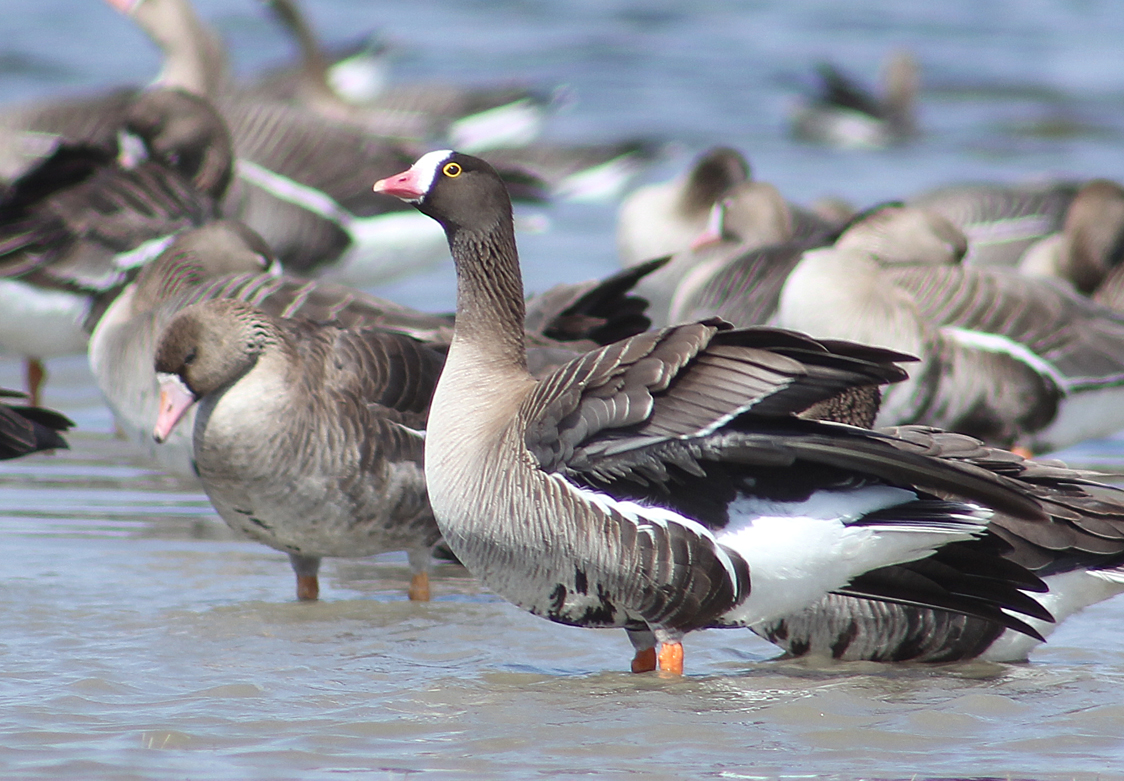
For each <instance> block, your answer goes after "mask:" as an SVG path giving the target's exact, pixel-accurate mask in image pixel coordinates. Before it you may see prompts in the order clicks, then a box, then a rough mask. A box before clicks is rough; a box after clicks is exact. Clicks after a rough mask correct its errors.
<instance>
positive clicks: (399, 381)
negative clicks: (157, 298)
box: [153, 299, 443, 600]
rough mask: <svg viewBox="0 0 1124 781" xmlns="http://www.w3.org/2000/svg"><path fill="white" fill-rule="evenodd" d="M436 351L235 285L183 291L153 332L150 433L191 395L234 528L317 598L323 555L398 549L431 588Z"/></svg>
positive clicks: (198, 454) (421, 583)
mask: <svg viewBox="0 0 1124 781" xmlns="http://www.w3.org/2000/svg"><path fill="white" fill-rule="evenodd" d="M442 363H443V359H442V356H441V355H440V354H439V353H437V352H435V351H434V350H431V349H430V348H428V347H426V346H425V345H423V344H422V343H420V342H417V341H415V340H413V339H410V338H409V337H406V336H402V335H401V334H396V333H392V332H389V331H384V330H382V329H379V328H355V329H347V328H342V327H340V326H338V325H335V324H318V323H315V322H313V321H311V320H307V319H304V318H275V317H272V316H270V315H268V314H266V313H265V312H262V311H261V310H259V309H255V308H253V307H252V306H250V305H249V304H247V303H245V302H243V301H238V300H235V299H220V300H213V301H205V302H202V303H198V304H193V305H191V306H189V307H187V308H186V309H184V310H183V311H181V312H179V313H178V314H177V315H176V316H175V317H174V318H173V319H172V321H171V322H170V323H169V324H168V326H167V327H166V328H165V329H164V331H163V333H162V335H161V336H160V337H159V340H158V341H157V344H156V359H155V368H156V372H157V376H158V377H159V378H160V396H161V406H160V414H159V416H158V418H157V420H156V426H155V428H154V430H153V436H154V437H155V438H156V439H157V440H158V441H159V440H161V439H163V438H165V437H166V436H167V435H168V434H169V432H171V431H172V429H173V428H174V427H175V426H176V424H177V423H178V422H179V420H180V418H181V417H182V416H183V414H184V413H185V412H186V411H187V410H188V408H189V407H191V406H193V405H195V404H196V403H197V402H198V404H199V409H198V412H197V413H196V415H195V422H194V436H193V438H194V452H195V464H196V467H197V469H198V471H199V478H200V480H201V481H202V483H203V488H204V490H205V491H206V492H207V497H208V498H209V499H210V500H211V504H213V505H214V507H215V509H216V510H217V511H218V513H219V515H220V516H222V518H223V520H225V521H226V522H227V524H228V525H230V526H231V528H233V529H235V530H237V531H239V532H241V533H243V534H245V535H246V536H248V537H250V538H251V539H255V540H257V541H258V542H262V543H265V544H266V545H269V546H270V547H272V548H275V549H277V550H280V551H284V552H285V553H287V554H288V555H289V560H290V563H291V564H292V567H293V570H294V572H295V573H296V575H297V597H298V598H299V599H302V600H312V599H317V598H318V596H319V583H318V579H317V573H318V571H319V568H320V560H321V558H322V557H324V556H351V557H358V556H372V555H374V554H376V553H383V552H386V551H393V550H405V551H407V553H408V555H409V560H410V568H411V570H412V572H413V580H412V581H411V584H410V592H409V594H410V598H411V599H417V600H428V599H429V576H428V572H429V564H430V550H431V549H432V547H433V545H434V544H436V542H437V540H438V539H439V537H440V533H439V532H438V530H437V524H436V523H435V522H434V520H433V513H432V511H431V510H430V507H429V501H428V499H427V496H426V490H425V475H424V473H423V467H422V453H423V441H424V437H425V434H424V429H425V418H426V412H427V410H428V409H429V400H430V397H431V396H432V394H433V388H434V386H435V385H436V382H437V377H438V375H439V374H440V373H441V366H442Z"/></svg>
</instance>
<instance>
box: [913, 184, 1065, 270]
mask: <svg viewBox="0 0 1124 781" xmlns="http://www.w3.org/2000/svg"><path fill="white" fill-rule="evenodd" d="M1077 190H1078V185H1076V184H1074V183H1072V182H1048V183H1044V184H1025V185H1003V184H982V183H980V184H953V185H945V186H943V187H938V188H936V189H933V190H929V191H927V192H923V193H921V194H919V195H915V196H913V197H912V198H910V199H909V203H910V205H912V206H917V207H920V208H922V209H925V210H926V211H930V212H934V213H936V214H939V215H941V216H942V217H944V218H945V219H947V220H948V221H949V222H951V223H952V224H953V225H955V226H956V227H957V228H959V229H960V230H961V231H963V232H964V235H965V236H967V237H968V252H967V254H966V255H965V257H964V262H965V263H969V264H976V265H981V266H1015V265H1017V264H1018V262H1019V259H1020V258H1022V256H1023V254H1024V253H1025V252H1026V251H1027V249H1028V248H1030V247H1031V245H1033V244H1035V243H1036V242H1038V241H1041V240H1042V239H1044V238H1046V237H1048V236H1052V235H1054V234H1056V233H1057V232H1058V231H1060V230H1061V229H1062V226H1063V225H1064V223H1065V214H1066V210H1067V209H1068V208H1069V204H1070V203H1071V202H1072V201H1073V198H1074V196H1075V195H1076V194H1077Z"/></svg>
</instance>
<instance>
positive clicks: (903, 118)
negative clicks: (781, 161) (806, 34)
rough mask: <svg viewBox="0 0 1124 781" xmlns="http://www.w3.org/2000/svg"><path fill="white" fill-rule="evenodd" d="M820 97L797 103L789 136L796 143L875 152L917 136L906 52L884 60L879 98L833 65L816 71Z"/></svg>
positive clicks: (913, 79)
mask: <svg viewBox="0 0 1124 781" xmlns="http://www.w3.org/2000/svg"><path fill="white" fill-rule="evenodd" d="M817 71H818V73H819V77H820V80H821V82H822V84H821V90H820V94H819V95H817V96H816V97H815V98H814V99H812V100H808V101H805V102H803V103H802V104H801V105H799V106H798V107H797V108H796V111H795V112H794V114H793V117H792V134H793V135H794V136H795V137H796V138H799V139H801V140H804V141H811V142H813V143H817V144H826V145H828V146H834V147H839V148H842V149H879V148H882V147H886V146H890V145H891V144H897V143H901V142H903V141H906V140H908V139H909V138H910V137H911V136H913V135H915V134H916V133H917V124H916V119H915V117H914V114H915V107H914V103H915V101H916V99H917V86H918V73H917V63H916V61H915V60H914V59H913V57H912V56H910V54H909V53H908V52H905V51H898V52H894V53H893V54H891V55H890V56H889V57H888V58H887V59H886V64H885V66H884V68H883V82H884V87H883V93H884V94H883V95H881V96H876V95H872V94H870V93H869V92H868V91H867V90H866V89H865V88H864V87H863V86H862V85H860V84H858V83H857V82H856V81H854V80H853V79H851V78H850V77H849V76H847V75H846V74H844V73H842V72H841V71H840V70H839V69H837V68H836V67H835V66H834V65H831V64H829V63H822V64H820V65H819V66H818V67H817Z"/></svg>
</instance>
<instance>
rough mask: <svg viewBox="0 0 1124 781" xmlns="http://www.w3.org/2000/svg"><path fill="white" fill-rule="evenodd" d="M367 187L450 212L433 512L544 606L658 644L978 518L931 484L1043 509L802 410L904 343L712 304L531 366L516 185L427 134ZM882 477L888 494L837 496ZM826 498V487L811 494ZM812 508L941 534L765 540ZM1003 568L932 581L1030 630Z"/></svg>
mask: <svg viewBox="0 0 1124 781" xmlns="http://www.w3.org/2000/svg"><path fill="white" fill-rule="evenodd" d="M376 190H379V191H382V192H386V193H388V194H392V195H396V196H398V197H400V198H403V199H404V200H408V201H410V202H413V203H415V204H416V205H417V207H418V208H419V210H421V211H422V212H423V213H426V214H429V215H430V216H432V217H434V218H435V219H436V220H438V221H439V222H440V223H441V225H442V226H443V227H444V229H445V232H446V235H447V236H448V239H449V244H450V249H451V251H452V254H453V258H454V261H455V262H456V265H457V276H458V297H457V305H458V306H457V326H456V332H455V335H454V339H453V344H452V345H451V347H450V351H449V355H448V358H447V361H446V365H445V370H444V373H443V374H442V378H441V381H440V382H439V384H438V387H437V390H436V393H435V396H434V401H433V408H432V410H431V413H430V418H429V427H428V429H427V436H426V475H427V481H428V485H429V490H430V498H431V502H432V504H433V507H434V512H435V515H436V517H437V519H438V523H439V525H440V527H441V529H442V532H443V534H444V536H445V539H446V541H447V543H448V544H449V546H450V548H452V550H453V551H454V552H455V553H456V555H457V556H458V558H460V560H461V561H462V562H463V563H464V564H465V565H466V566H468V567H469V569H470V570H472V571H473V573H474V574H476V575H477V576H478V577H480V578H481V579H482V580H483V581H484V583H485V584H486V585H488V586H489V587H490V588H492V589H493V590H495V591H496V592H497V593H499V594H500V595H502V596H504V597H505V598H507V599H509V600H510V601H512V602H514V603H515V604H517V605H519V606H521V607H523V608H525V609H527V610H529V611H530V612H532V613H535V614H537V615H541V616H545V617H547V618H549V619H551V620H554V621H557V622H560V623H567V624H575V625H580V626H618V627H624V628H626V629H627V630H628V631H629V633H630V636H631V638H632V639H633V642H634V643H635V645H636V647H637V648H638V649H639V650H641V651H646V649H648V648H650V647H651V646H652V644H653V643H654V642H656V641H659V642H661V643H663V644H664V645H665V650H666V649H667V647H678V641H679V639H680V638H681V637H682V636H683V634H684V633H685V632H687V631H690V630H692V629H697V628H702V627H706V626H736V625H745V624H754V623H758V622H759V621H762V620H766V619H765V618H764V617H765V616H766V615H769V616H770V618H772V617H776V616H780V615H786V614H788V613H790V612H792V611H793V610H796V609H799V608H802V607H804V606H805V605H807V604H811V603H813V602H815V601H816V600H818V599H819V598H821V597H822V596H823V595H824V593H825V592H829V591H833V590H836V589H839V588H843V587H844V586H847V584H848V583H851V582H852V580H853V579H854V578H855V577H857V576H858V575H861V574H862V573H863V572H866V571H869V570H870V569H876V568H877V567H879V566H885V565H886V564H887V562H885V561H884V562H883V563H881V564H874V562H873V559H877V558H878V557H879V556H880V555H886V556H888V557H889V558H892V559H894V560H895V563H903V562H907V561H911V560H914V559H917V558H925V557H926V556H928V555H930V554H931V553H932V552H933V551H934V550H937V549H940V550H944V548H945V547H947V545H946V543H949V542H953V541H954V540H964V539H970V538H973V537H974V536H975V535H976V533H977V532H967V533H965V532H966V529H965V527H963V526H961V525H960V524H962V523H968V524H969V525H971V524H974V523H977V522H979V521H980V520H982V518H981V516H979V515H977V512H978V509H972V508H970V507H969V506H968V505H965V504H962V503H961V502H959V501H955V500H950V499H944V498H938V497H936V496H934V493H945V494H950V495H955V496H958V497H963V498H967V497H971V498H972V499H975V500H978V501H981V502H984V503H986V504H989V505H992V506H995V507H997V508H1002V509H1003V510H1004V511H1009V512H1011V513H1012V514H1013V515H1015V516H1018V517H1021V518H1025V519H1027V521H1026V522H1027V523H1029V524H1034V523H1042V522H1044V515H1045V514H1044V512H1043V511H1042V509H1041V507H1040V506H1039V505H1038V504H1037V502H1036V501H1035V500H1034V498H1033V497H1032V496H1031V495H1030V493H1029V492H1028V491H1027V490H1025V489H1024V488H1023V487H1021V486H1018V485H1013V484H1010V483H1007V482H1004V481H1003V480H1002V479H1001V478H1000V477H999V476H997V475H996V474H995V473H994V472H990V471H988V470H986V469H981V468H978V467H976V466H975V465H972V464H967V463H962V462H956V461H952V460H949V459H939V458H933V457H931V456H928V455H923V454H920V453H917V452H914V451H913V450H911V448H910V446H908V444H906V443H904V442H902V441H901V440H899V439H894V438H888V437H883V436H881V435H878V434H875V433H873V432H869V431H865V430H862V429H857V428H851V427H845V426H838V425H831V424H825V423H821V422H818V421H812V420H805V419H801V418H799V417H797V414H798V413H801V412H804V411H806V410H808V409H809V408H811V407H812V406H813V405H816V404H818V403H820V402H823V401H825V400H826V399H829V398H832V397H834V396H837V395H838V394H839V393H841V392H843V391H846V390H848V389H852V388H857V387H866V386H870V385H880V384H883V383H885V382H887V381H892V380H897V379H901V377H902V376H903V372H902V371H901V370H900V369H899V368H898V367H897V366H896V362H897V361H898V360H902V359H904V358H905V356H902V355H901V354H899V353H895V352H889V351H885V350H881V349H878V348H873V347H864V346H861V345H856V344H853V343H849V342H838V341H817V340H814V339H811V338H809V337H805V336H803V335H800V334H796V333H793V332H790V331H783V330H778V329H770V328H756V329H744V330H732V329H730V327H729V326H728V325H727V324H725V323H721V322H719V321H704V322H698V323H692V324H687V325H683V326H677V327H672V328H667V329H663V330H659V331H653V332H649V333H646V334H641V335H637V336H633V337H631V338H628V339H625V340H622V341H620V342H615V343H613V344H610V345H607V346H605V347H603V348H600V349H598V350H595V351H593V352H590V353H587V354H586V355H583V356H581V357H579V358H577V359H575V360H574V361H572V362H570V363H568V364H566V365H565V366H563V367H561V368H559V369H558V370H556V371H555V372H553V373H552V374H550V375H548V376H546V377H544V378H542V379H541V380H538V381H536V380H535V379H534V378H532V377H531V376H530V375H529V373H528V372H527V370H526V361H525V355H524V348H523V340H522V336H521V334H522V326H523V304H522V295H521V284H520V274H519V267H518V257H517V254H516V249H515V241H514V232H513V226H512V220H511V211H510V202H509V201H508V199H507V197H506V193H505V192H504V189H503V186H502V183H501V182H500V181H499V179H498V177H497V176H496V175H495V173H494V171H492V169H491V168H490V167H489V166H488V165H487V164H486V163H484V162H483V161H481V160H479V159H477V158H473V157H470V156H467V155H463V154H458V153H455V152H448V151H442V152H432V153H429V154H428V155H425V156H423V157H422V158H421V159H420V160H419V161H417V162H416V163H415V164H414V166H413V167H411V169H410V170H409V171H407V172H405V173H403V174H400V175H398V176H396V177H392V178H390V179H386V180H382V181H380V182H378V183H376ZM875 494H877V495H878V496H881V497H884V498H888V497H890V496H892V497H894V499H892V500H890V501H887V502H886V503H881V502H879V503H876V504H874V505H867V506H866V509H865V510H853V511H849V510H845V509H843V508H844V507H845V506H847V505H849V504H850V503H851V502H852V501H853V500H856V499H858V498H859V497H871V496H873V495H875ZM828 496H831V497H832V498H831V499H827V498H826V497H828ZM820 501H825V502H827V504H826V505H824V506H823V508H822V509H818V510H815V511H812V510H811V509H810V508H811V507H813V506H815V507H817V508H818V507H820V505H819V504H818V503H819V502H820ZM789 502H793V503H795V506H799V507H800V508H809V509H807V510H805V509H796V507H795V506H794V505H789V504H788V503H789ZM781 508H792V509H791V512H792V515H788V514H787V513H788V510H784V509H781ZM805 512H808V513H809V515H807V516H806V515H804V514H803V513H805ZM821 512H822V513H826V514H827V515H826V516H824V517H835V516H834V515H831V514H832V513H836V512H839V513H842V514H843V515H844V516H847V517H848V518H849V520H846V521H842V520H839V519H837V520H835V521H832V522H830V523H838V524H839V525H838V526H832V528H835V529H837V530H838V532H839V533H840V534H843V535H846V534H848V533H849V532H848V531H847V529H848V528H849V527H850V525H851V524H857V525H858V526H861V527H863V528H866V529H869V531H870V534H871V536H870V538H869V539H868V543H872V541H873V540H879V541H882V540H883V538H882V537H881V534H882V533H883V531H882V529H883V526H882V525H883V524H886V528H885V531H886V532H889V529H890V528H892V529H893V530H894V531H893V532H892V533H891V536H893V535H895V534H897V533H901V534H903V535H904V537H905V538H907V539H911V538H912V537H911V531H910V530H913V529H917V528H919V527H921V526H923V527H924V528H925V529H926V530H927V531H928V532H933V533H936V534H937V535H938V537H937V538H928V541H927V543H926V545H925V546H924V547H925V552H924V553H922V552H921V551H919V550H918V551H916V552H915V553H912V554H906V553H903V552H902V551H900V550H899V551H897V552H895V553H893V554H890V553H888V552H887V553H883V554H880V553H878V552H876V551H882V550H884V549H883V548H881V544H882V543H881V542H878V543H872V544H864V545H862V546H860V549H862V550H863V554H862V556H860V557H859V558H860V559H862V560H863V562H865V561H866V559H865V558H863V557H864V556H868V555H869V556H871V557H872V560H871V561H870V563H869V564H867V563H859V562H858V561H855V562H853V566H854V567H855V570H853V571H852V572H851V574H848V575H840V574H836V575H828V574H827V570H834V567H835V566H836V565H837V564H838V563H839V562H838V560H837V559H836V558H835V554H833V553H825V554H824V555H825V558H824V559H823V560H821V561H820V563H819V564H817V565H813V566H811V567H810V568H809V569H807V570H805V569H803V568H804V567H805V566H807V565H805V564H804V563H802V562H803V557H804V556H805V555H812V557H813V558H815V557H816V556H818V555H819V553H820V552H819V551H815V549H816V548H817V547H818V546H817V545H816V544H809V545H808V546H801V545H799V544H793V545H792V547H791V548H787V547H786V553H784V554H781V553H777V554H776V557H775V558H771V557H770V556H769V555H762V553H763V550H764V548H765V547H766V546H765V545H764V544H763V543H764V540H765V538H766V537H769V534H768V533H767V532H764V528H765V527H766V526H768V525H769V523H770V522H768V521H766V520H765V519H766V518H768V517H773V516H778V517H780V518H790V519H791V524H784V529H785V531H784V532H782V531H781V530H780V529H781V527H780V526H778V531H777V534H778V537H777V538H773V539H785V545H786V546H787V545H789V544H790V542H791V539H790V538H791V535H797V536H798V535H799V534H801V532H800V531H799V530H800V529H801V528H802V526H801V524H802V523H804V522H808V523H811V524H813V525H814V524H817V523H821V522H822V523H829V522H828V521H821V520H814V518H819V517H820V515H819V513H821ZM849 513H853V514H849ZM798 518H799V519H801V520H797V519H798ZM969 519H971V520H969ZM757 521H760V522H761V524H762V526H761V527H758V526H756V525H755V524H756V522H757ZM867 524H869V526H867ZM954 529H955V531H953V530H954ZM979 531H980V532H982V527H979ZM759 533H763V534H764V535H765V536H764V537H761V538H759V539H760V540H761V543H762V544H754V543H753V542H751V541H750V538H752V537H754V535H756V534H759ZM945 534H947V535H948V536H947V537H946V536H944V535H945ZM895 539H897V538H896V537H895ZM937 539H939V540H940V541H934V540H937ZM930 546H931V547H930ZM813 551H815V552H813ZM948 555H950V556H951V555H952V554H951V553H950V554H948ZM977 563H979V562H978V561H977ZM774 568H778V569H777V570H774ZM1008 571H1009V572H1011V573H1013V574H1017V578H1013V579H1009V580H1008V581H1007V582H1006V583H1004V584H1003V585H1002V587H997V588H996V589H995V590H993V591H992V592H991V593H989V594H982V593H978V592H973V593H964V594H959V595H956V597H955V598H953V599H950V598H949V596H948V595H947V594H937V592H932V593H931V594H929V593H926V597H931V598H932V599H933V600H937V601H936V602H935V603H934V604H939V605H941V606H942V607H945V608H950V609H956V610H959V611H960V612H964V613H969V614H972V615H979V616H985V617H987V618H988V619H989V620H992V621H999V622H1010V623H1007V624H1006V625H1008V626H1016V627H1018V628H1019V629H1020V630H1021V631H1027V632H1030V633H1032V634H1034V633H1035V630H1033V629H1032V628H1030V627H1029V626H1028V625H1027V624H1026V623H1025V622H1023V621H1021V619H1019V618H1016V617H1015V616H1013V615H1009V614H1007V613H1005V612H1003V608H1009V609H1011V610H1013V611H1019V612H1023V613H1026V612H1027V611H1030V613H1032V614H1033V615H1036V616H1041V615H1043V614H1044V611H1043V610H1042V609H1041V608H1040V607H1039V606H1037V605H1036V604H1034V603H1033V602H1032V601H1031V600H1028V599H1027V598H1026V597H1025V595H1023V594H1022V593H1021V592H1020V591H1019V590H1018V589H1019V588H1021V587H1024V586H1028V585H1036V579H1035V578H1034V576H1033V575H1031V574H1029V573H1027V572H1025V571H1023V570H1021V569H1020V568H1018V567H1014V566H1013V567H1009V568H1008ZM780 572H784V573H786V574H783V575H781V574H779V573H780ZM796 573H800V574H796ZM833 577H842V582H835V581H833V580H832V578H833ZM832 584H833V585H832ZM877 585H879V586H881V584H877ZM852 587H854V586H853V584H852ZM873 587H874V586H872V588H873ZM921 593H925V590H923V589H922V590H918V589H911V590H910V591H909V594H908V596H907V597H905V598H907V599H909V600H910V601H913V600H915V599H917V598H918V595H919V594H921ZM879 596H880V597H882V598H886V596H887V595H885V594H882V593H879ZM954 603H955V606H953V604H954ZM927 604H928V603H927ZM673 656H674V654H669V655H668V664H669V669H675V663H674V659H673ZM641 658H642V657H640V656H638V661H639V660H640V659H641ZM653 664H654V662H653ZM679 666H680V668H681V660H680V664H679ZM645 669H650V668H645Z"/></svg>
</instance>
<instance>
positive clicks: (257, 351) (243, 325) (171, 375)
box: [152, 299, 275, 442]
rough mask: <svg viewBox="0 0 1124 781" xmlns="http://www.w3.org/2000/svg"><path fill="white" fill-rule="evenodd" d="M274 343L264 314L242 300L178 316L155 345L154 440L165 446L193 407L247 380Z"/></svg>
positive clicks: (224, 301)
mask: <svg viewBox="0 0 1124 781" xmlns="http://www.w3.org/2000/svg"><path fill="white" fill-rule="evenodd" d="M274 339H275V335H274V333H273V329H271V328H270V324H269V322H268V321H267V320H266V318H265V317H264V316H263V315H262V313H261V312H259V311H258V310H256V309H254V308H253V307H252V306H250V305H249V304H247V303H245V302H243V301H236V300H233V299H218V300H214V301H204V302H202V303H199V304H193V305H192V306H189V307H187V308H186V309H184V310H183V311H182V312H180V313H179V314H178V315H176V316H175V318H173V319H172V321H171V322H170V323H168V326H167V328H165V329H164V332H163V333H162V334H161V335H160V339H159V341H158V342H157V344H156V360H155V368H156V377H157V380H158V381H159V383H160V412H159V414H158V416H157V418H156V426H155V428H154V429H153V431H152V436H153V438H154V439H155V440H156V441H157V442H163V441H164V440H165V439H167V437H168V435H169V434H170V433H171V432H172V429H174V428H175V426H176V423H178V422H179V420H180V418H182V417H183V416H184V413H186V412H187V410H188V409H190V408H191V405H193V404H194V403H195V402H197V401H199V400H200V399H202V398H204V397H205V396H207V395H208V394H210V393H214V392H216V391H219V390H221V389H223V388H226V387H228V386H230V385H232V384H233V383H235V382H237V381H238V380H239V379H240V378H242V377H243V376H245V375H246V373H247V372H249V371H250V370H251V369H253V368H254V366H255V365H256V364H257V362H258V359H259V358H260V357H261V355H262V353H263V352H264V351H265V350H266V348H267V347H268V345H269V344H270V343H271V341H273V340H274Z"/></svg>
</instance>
